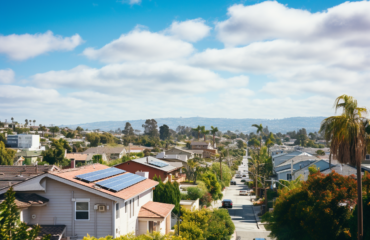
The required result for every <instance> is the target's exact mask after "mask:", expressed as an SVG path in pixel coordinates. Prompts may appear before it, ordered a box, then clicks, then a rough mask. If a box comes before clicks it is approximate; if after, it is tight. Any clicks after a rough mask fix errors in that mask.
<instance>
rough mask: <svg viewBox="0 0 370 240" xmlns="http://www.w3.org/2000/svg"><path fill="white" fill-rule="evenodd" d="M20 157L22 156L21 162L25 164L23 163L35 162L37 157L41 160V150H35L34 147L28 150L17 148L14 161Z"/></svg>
mask: <svg viewBox="0 0 370 240" xmlns="http://www.w3.org/2000/svg"><path fill="white" fill-rule="evenodd" d="M20 157H22V158H23V159H24V161H23V163H22V164H25V165H31V164H35V163H36V162H37V158H39V159H40V161H42V150H37V149H34V150H28V149H21V150H18V151H17V152H16V154H15V161H14V163H16V162H17V161H18V160H19V159H20Z"/></svg>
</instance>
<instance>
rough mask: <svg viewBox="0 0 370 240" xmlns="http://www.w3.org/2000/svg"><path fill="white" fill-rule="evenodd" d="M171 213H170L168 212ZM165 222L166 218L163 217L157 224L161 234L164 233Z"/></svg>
mask: <svg viewBox="0 0 370 240" xmlns="http://www.w3.org/2000/svg"><path fill="white" fill-rule="evenodd" d="M170 215H171V214H170ZM166 223H167V218H165V219H164V220H163V221H162V222H160V224H159V228H160V232H161V234H166Z"/></svg>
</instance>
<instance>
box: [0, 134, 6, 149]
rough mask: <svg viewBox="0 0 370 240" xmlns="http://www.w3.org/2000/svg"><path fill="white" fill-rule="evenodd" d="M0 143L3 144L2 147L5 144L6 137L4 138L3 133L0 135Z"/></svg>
mask: <svg viewBox="0 0 370 240" xmlns="http://www.w3.org/2000/svg"><path fill="white" fill-rule="evenodd" d="M0 142H3V143H4V146H5V144H6V137H5V134H3V133H0Z"/></svg>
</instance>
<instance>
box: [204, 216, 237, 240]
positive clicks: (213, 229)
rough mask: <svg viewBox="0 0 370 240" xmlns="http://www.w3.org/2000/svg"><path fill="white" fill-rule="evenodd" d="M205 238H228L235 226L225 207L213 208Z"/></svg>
mask: <svg viewBox="0 0 370 240" xmlns="http://www.w3.org/2000/svg"><path fill="white" fill-rule="evenodd" d="M207 230H208V231H207V240H219V239H223V240H229V239H230V237H231V234H233V233H234V231H235V226H234V223H233V221H232V220H231V217H230V215H229V212H228V211H227V210H226V209H215V210H213V212H211V217H210V219H209V222H208V229H207Z"/></svg>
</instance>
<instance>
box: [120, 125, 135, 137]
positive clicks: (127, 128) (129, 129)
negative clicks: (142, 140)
mask: <svg viewBox="0 0 370 240" xmlns="http://www.w3.org/2000/svg"><path fill="white" fill-rule="evenodd" d="M122 133H123V134H125V135H126V136H132V135H135V133H134V129H133V128H132V126H131V123H129V122H126V125H125V129H123V130H122Z"/></svg>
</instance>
